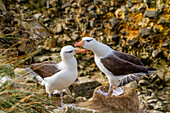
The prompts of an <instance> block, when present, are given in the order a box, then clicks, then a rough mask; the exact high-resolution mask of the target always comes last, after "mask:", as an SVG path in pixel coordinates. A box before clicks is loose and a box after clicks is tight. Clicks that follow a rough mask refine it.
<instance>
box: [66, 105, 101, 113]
mask: <svg viewBox="0 0 170 113" xmlns="http://www.w3.org/2000/svg"><path fill="white" fill-rule="evenodd" d="M64 113H101V112H99V111H97V110H93V109H88V108H82V107H76V106H66V110H65V112H64Z"/></svg>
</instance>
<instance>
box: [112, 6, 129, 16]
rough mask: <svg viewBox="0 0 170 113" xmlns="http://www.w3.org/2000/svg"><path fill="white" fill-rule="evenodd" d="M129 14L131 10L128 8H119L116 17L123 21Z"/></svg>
mask: <svg viewBox="0 0 170 113" xmlns="http://www.w3.org/2000/svg"><path fill="white" fill-rule="evenodd" d="M128 13H129V10H128V8H127V7H125V6H122V7H121V8H119V9H117V10H116V11H115V15H116V17H117V18H121V19H124V17H125V16H126V15H128Z"/></svg>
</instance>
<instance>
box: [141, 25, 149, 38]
mask: <svg viewBox="0 0 170 113" xmlns="http://www.w3.org/2000/svg"><path fill="white" fill-rule="evenodd" d="M150 33H151V29H150V28H149V27H143V28H141V29H140V30H139V36H141V37H143V38H145V37H147V36H149V35H150Z"/></svg>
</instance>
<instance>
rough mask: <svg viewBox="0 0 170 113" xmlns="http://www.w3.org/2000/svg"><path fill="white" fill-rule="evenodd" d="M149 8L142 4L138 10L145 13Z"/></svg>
mask: <svg viewBox="0 0 170 113" xmlns="http://www.w3.org/2000/svg"><path fill="white" fill-rule="evenodd" d="M146 8H147V5H146V4H145V3H143V4H141V5H140V6H139V8H138V11H139V12H141V13H143V12H144V11H145V10H146Z"/></svg>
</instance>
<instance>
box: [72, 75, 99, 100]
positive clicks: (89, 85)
mask: <svg viewBox="0 0 170 113" xmlns="http://www.w3.org/2000/svg"><path fill="white" fill-rule="evenodd" d="M99 85H101V84H100V83H99V82H97V81H95V80H92V79H89V78H87V77H78V81H76V82H75V83H73V84H72V93H75V95H76V97H78V96H83V97H86V98H87V99H88V98H90V97H92V95H93V91H94V89H95V88H96V87H97V86H99Z"/></svg>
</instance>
